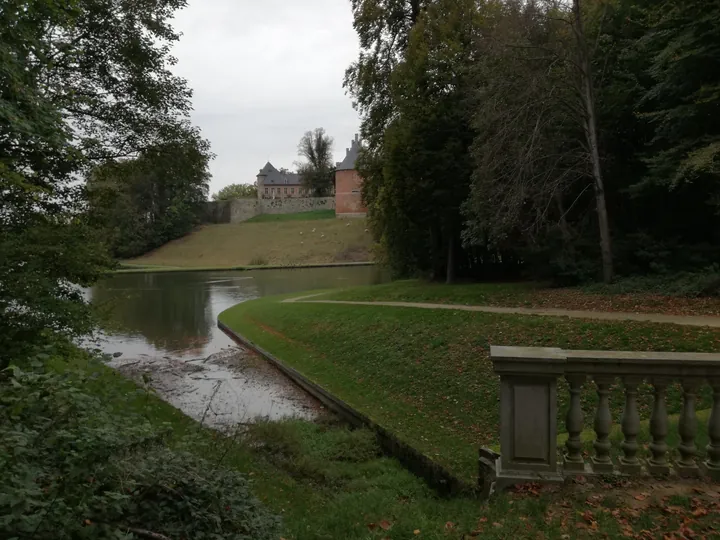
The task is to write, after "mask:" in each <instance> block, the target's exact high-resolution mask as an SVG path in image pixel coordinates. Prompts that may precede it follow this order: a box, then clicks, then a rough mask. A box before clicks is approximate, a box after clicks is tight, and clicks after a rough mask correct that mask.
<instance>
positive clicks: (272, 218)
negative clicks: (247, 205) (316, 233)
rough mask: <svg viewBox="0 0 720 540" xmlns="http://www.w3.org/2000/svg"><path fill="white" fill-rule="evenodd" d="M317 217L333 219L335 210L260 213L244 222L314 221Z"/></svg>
mask: <svg viewBox="0 0 720 540" xmlns="http://www.w3.org/2000/svg"><path fill="white" fill-rule="evenodd" d="M318 219H335V210H311V211H310V212H298V213H296V214H260V215H259V216H255V217H254V218H250V219H248V220H247V221H246V222H245V223H271V222H276V221H316V220H318Z"/></svg>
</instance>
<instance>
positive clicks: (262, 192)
mask: <svg viewBox="0 0 720 540" xmlns="http://www.w3.org/2000/svg"><path fill="white" fill-rule="evenodd" d="M361 149H362V145H361V144H360V138H359V136H358V135H355V139H354V140H353V141H352V142H351V143H350V148H346V149H345V159H343V160H342V161H340V162H338V163H336V171H335V187H334V195H335V214H336V215H337V216H338V217H354V216H364V215H365V214H366V213H367V209H366V208H365V207H364V206H363V204H362V195H361V193H362V183H363V180H362V177H361V176H360V174H359V173H358V172H357V170H356V168H355V166H356V162H357V159H358V156H359V155H360V150H361ZM257 193H258V198H259V199H288V198H299V197H308V196H309V194H308V193H307V190H306V189H305V188H304V187H303V185H302V178H301V177H300V175H299V174H297V173H292V172H290V171H287V170H285V169H280V170H278V169H277V168H275V166H274V165H273V164H272V163H270V162H269V161H268V162H267V163H266V164H265V166H264V167H263V168H262V169H260V172H259V173H258V175H257ZM331 196H332V195H331Z"/></svg>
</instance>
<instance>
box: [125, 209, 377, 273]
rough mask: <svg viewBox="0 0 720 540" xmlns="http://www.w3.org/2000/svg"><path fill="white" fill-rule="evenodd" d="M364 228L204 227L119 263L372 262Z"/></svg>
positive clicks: (326, 223)
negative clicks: (140, 255)
mask: <svg viewBox="0 0 720 540" xmlns="http://www.w3.org/2000/svg"><path fill="white" fill-rule="evenodd" d="M308 213H311V212H308ZM312 214H315V213H314V212H312ZM292 215H293V214H285V215H283V216H278V217H288V216H292ZM273 217H275V216H273ZM365 227H366V224H365V220H364V219H357V220H340V219H317V220H314V221H293V220H278V221H265V222H256V223H249V222H246V223H237V224H224V225H205V226H203V227H200V228H198V229H197V230H196V231H194V232H192V233H191V234H189V235H187V236H185V237H184V238H179V239H177V240H173V241H172V242H169V243H167V244H165V245H164V246H162V247H160V248H158V249H156V250H154V251H152V252H150V253H147V254H146V255H143V256H142V257H138V258H136V259H132V260H129V261H123V264H124V265H132V266H133V267H140V268H141V269H142V267H152V269H153V270H157V269H158V267H172V268H174V269H177V268H186V269H192V268H222V269H226V268H236V267H247V266H252V265H253V264H252V263H253V262H257V261H263V263H264V264H263V266H265V265H267V266H298V265H308V264H328V263H345V262H367V261H370V260H372V257H371V254H370V247H371V244H372V239H371V237H370V234H369V233H368V232H366V229H365Z"/></svg>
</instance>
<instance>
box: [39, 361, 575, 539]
mask: <svg viewBox="0 0 720 540" xmlns="http://www.w3.org/2000/svg"><path fill="white" fill-rule="evenodd" d="M50 368H51V369H54V370H56V371H58V372H62V373H72V372H74V371H76V370H81V371H83V372H85V373H88V374H92V377H91V378H90V379H89V380H88V381H87V382H86V383H85V386H84V387H83V390H84V391H88V392H91V393H93V394H96V395H99V396H102V398H103V402H104V403H105V404H106V406H107V407H110V408H114V409H116V410H121V411H123V412H124V413H125V414H127V415H133V414H138V415H141V416H142V417H144V418H145V419H147V420H148V421H150V422H151V423H152V424H153V425H155V426H157V427H158V428H165V427H170V428H171V429H172V435H171V437H170V439H169V444H170V445H171V446H177V447H181V448H183V449H186V450H187V449H189V450H190V451H193V452H196V453H198V454H199V455H201V456H202V457H203V458H204V459H206V460H209V461H210V462H216V463H219V462H222V464H223V465H224V466H229V467H232V468H235V469H237V470H239V471H241V472H243V473H245V474H246V475H248V478H249V479H250V481H251V486H252V490H253V492H254V493H255V495H256V496H258V497H259V498H260V499H261V500H262V501H263V502H264V503H265V504H266V505H268V506H269V507H270V508H271V509H272V510H273V511H274V512H276V513H277V514H279V515H281V516H282V519H283V528H284V531H283V537H284V538H287V539H298V540H303V539H328V540H330V539H339V538H342V539H357V540H361V539H362V540H364V539H381V538H382V539H385V538H392V539H407V538H414V537H420V538H426V539H447V538H455V539H460V538H462V537H463V535H464V534H466V533H470V532H471V531H474V530H477V528H478V526H480V525H479V524H481V523H485V522H488V523H489V524H492V523H499V524H500V523H502V527H500V528H493V529H492V530H489V531H488V532H489V535H488V537H489V538H505V537H506V536H505V535H507V534H513V535H515V536H516V537H518V536H519V535H520V533H521V532H522V531H523V530H524V529H525V527H526V521H523V520H522V519H508V513H509V511H513V512H516V513H517V514H518V515H519V516H523V519H528V520H529V521H527V523H530V524H532V526H533V530H534V531H545V532H547V533H548V534H553V533H554V534H556V535H557V534H559V532H560V530H561V524H560V523H559V522H557V521H556V522H550V523H546V522H545V520H544V514H543V512H544V510H545V508H546V507H547V506H548V505H549V504H550V502H551V500H552V497H553V496H552V495H551V494H548V495H543V496H542V497H539V498H529V499H520V498H518V499H517V500H515V501H513V499H514V497H513V496H510V495H504V496H502V497H499V498H497V499H495V500H494V501H493V502H492V504H487V503H483V502H481V501H478V500H477V499H474V498H466V497H458V498H455V499H445V498H441V497H438V496H437V495H436V494H435V493H434V492H433V491H432V490H431V489H430V488H428V487H427V486H426V485H425V483H424V482H422V481H421V480H419V479H418V478H416V477H415V476H413V475H412V474H410V473H409V472H408V471H406V470H405V469H404V468H403V467H402V466H401V465H400V464H399V463H398V462H397V461H396V460H394V459H391V458H388V457H384V456H383V455H382V454H381V453H380V449H379V446H378V445H377V442H376V441H375V438H374V435H373V434H372V433H371V432H369V431H367V430H362V429H360V430H350V429H348V428H347V427H346V426H344V425H342V424H339V423H338V422H337V421H335V420H332V419H325V420H322V421H320V422H318V423H311V422H306V421H296V420H290V421H285V422H272V423H268V422H261V423H259V424H257V425H256V426H251V427H250V428H249V432H248V433H247V434H246V435H243V436H240V437H236V436H233V437H224V436H221V435H218V434H217V433H215V432H213V431H211V430H209V429H205V428H203V427H202V426H200V425H199V424H198V423H196V422H195V421H193V420H191V419H190V418H188V417H186V416H184V415H183V414H182V413H181V412H180V411H178V410H177V409H175V408H173V407H172V406H170V405H169V404H167V403H165V402H163V401H162V400H160V399H159V398H158V397H156V396H155V395H153V394H152V393H148V392H146V391H144V390H142V389H139V388H138V387H137V386H136V385H135V384H134V383H133V382H131V381H129V380H127V379H125V378H123V377H122V376H121V375H119V374H118V373H116V372H114V371H113V370H111V369H109V368H107V367H106V366H104V365H102V364H101V363H99V362H98V361H96V360H94V359H92V358H89V357H88V356H86V355H71V356H65V357H63V358H62V359H60V358H54V359H53V360H52V361H51V363H50ZM526 516H527V517H526ZM385 527H389V528H388V529H386V528H385ZM416 530H418V531H420V534H419V535H416V534H415V532H414V531H416Z"/></svg>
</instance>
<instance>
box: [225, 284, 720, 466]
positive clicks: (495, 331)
mask: <svg viewBox="0 0 720 540" xmlns="http://www.w3.org/2000/svg"><path fill="white" fill-rule="evenodd" d="M397 287H400V288H402V287H415V285H412V284H399V285H397ZM383 291H385V292H387V293H391V292H392V291H393V286H392V285H391V286H378V287H375V288H366V289H364V290H360V289H358V290H356V291H349V292H346V293H343V292H339V293H330V294H328V295H327V296H325V297H327V298H337V297H348V298H355V299H361V298H362V299H367V298H381V297H382V298H388V297H390V298H393V296H392V294H387V295H385V294H384V293H383ZM522 291H523V288H522V287H520V288H519V289H517V290H515V289H514V288H513V287H511V286H498V287H495V286H480V287H479V289H478V290H477V291H475V294H476V296H474V298H475V299H477V298H480V297H482V298H483V299H484V300H483V301H485V300H487V299H488V298H491V297H492V298H495V295H499V296H501V297H510V296H513V297H515V298H516V300H517V301H518V302H522V298H523V296H524V294H525V293H523V292H522ZM469 294H470V292H469V290H468V289H465V290H463V292H462V295H463V296H464V297H467V296H468V295H469ZM433 295H434V297H433V298H432V299H434V300H438V299H441V298H446V299H447V298H450V297H452V298H457V297H458V296H459V295H455V291H453V290H445V291H443V288H442V287H439V288H438V289H437V290H434V291H432V290H429V291H428V292H426V293H425V296H424V297H423V298H421V299H422V300H428V299H430V296H433ZM402 298H403V299H406V300H407V299H418V298H417V297H415V298H409V296H408V295H406V294H403V295H402ZM453 301H457V300H453ZM498 301H499V300H498ZM220 319H221V320H222V321H223V322H224V323H226V324H227V325H228V326H230V327H231V328H233V329H235V330H237V331H238V332H240V333H241V334H243V335H244V336H246V337H247V338H249V339H251V340H253V341H254V342H256V343H258V344H259V345H261V346H262V347H263V348H265V349H267V350H269V351H270V352H271V353H273V354H275V355H276V356H278V357H279V358H280V359H282V360H284V361H285V362H287V363H288V364H290V365H291V366H293V367H295V368H296V369H298V370H300V371H301V372H302V373H303V374H305V375H307V376H308V377H309V378H310V379H312V380H314V381H315V382H317V383H319V384H320V385H322V386H324V387H325V388H326V389H328V390H329V391H331V392H333V393H334V394H336V395H337V396H339V397H340V398H342V399H344V400H345V401H347V402H348V403H350V404H351V405H352V406H354V407H356V408H357V409H359V410H360V411H362V412H363V413H365V414H367V415H368V416H369V417H370V418H372V419H373V420H375V421H377V422H378V423H379V424H381V425H383V426H385V427H386V428H388V429H390V430H391V431H393V432H395V433H396V434H397V435H398V436H399V437H400V438H401V439H403V440H405V441H406V442H408V443H410V444H411V445H413V446H415V447H416V448H418V449H419V450H421V451H422V452H424V453H425V454H426V455H428V456H429V457H431V458H433V459H435V460H436V461H438V462H439V463H441V464H442V465H444V466H446V467H447V468H448V469H450V470H451V471H453V472H454V473H455V474H456V475H458V476H459V477H461V478H464V479H466V480H472V478H474V477H475V475H476V449H477V447H478V446H479V445H490V446H493V445H496V444H497V442H498V378H497V377H496V376H495V374H494V373H493V370H492V363H491V361H490V359H489V356H488V353H489V346H490V345H491V344H493V345H524V346H554V347H563V348H573V349H598V350H600V349H614V350H658V351H699V352H713V351H719V350H720V329H710V328H698V327H685V326H677V325H665V324H663V325H660V324H651V323H638V322H629V321H618V322H611V323H610V322H595V321H586V320H574V319H567V318H555V317H535V316H517V315H497V314H489V313H475V312H466V311H452V310H437V311H434V310H420V309H414V308H398V307H383V306H354V305H328V304H303V303H290V304H288V303H285V304H281V303H279V300H278V299H277V298H265V299H261V300H256V301H252V302H247V303H244V304H241V305H239V306H236V307H234V308H232V309H230V310H228V311H226V312H224V313H223V314H221V316H220ZM650 391H651V388H650V386H649V385H643V386H642V387H641V392H640V399H639V401H640V405H639V406H640V412H641V415H642V416H643V417H644V418H648V417H649V414H650V406H651V403H652V398H651V394H650ZM559 395H560V397H559V399H560V402H561V406H560V415H559V416H560V419H559V420H560V422H559V426H561V427H562V426H564V420H563V418H562V416H563V414H564V410H563V409H564V406H565V404H566V403H567V398H568V395H567V392H566V389H565V387H564V385H563V384H562V382H561V388H560V393H559ZM680 395H681V391H680V389H679V388H678V387H677V386H674V387H672V388H671V389H670V391H669V398H668V408H669V411H670V412H671V413H675V414H676V413H678V412H679V410H680V406H681V399H680ZM596 399H597V398H596V396H595V392H594V390H593V388H592V385H586V389H585V392H584V395H583V405H584V409H585V411H586V426H588V427H589V426H591V425H592V415H593V414H594V411H595V407H594V403H595V401H596ZM623 403H624V398H623V395H622V389H621V386H620V384H617V385H616V386H615V387H614V390H613V395H612V410H613V416H614V417H613V420H614V421H615V422H618V421H619V420H620V415H621V412H622V406H623ZM709 404H710V396H709V389H707V388H706V389H705V390H704V391H703V394H702V396H701V398H700V403H699V408H707V407H708V406H709ZM614 436H615V438H616V439H619V438H620V436H621V435H620V432H619V431H616V432H615V434H614ZM706 437H707V435H706V428H705V426H704V425H701V426H700V435H699V438H698V446H699V447H700V451H701V452H704V445H705V443H706ZM640 440H641V442H642V443H643V444H644V443H647V442H648V440H649V436H648V433H647V425H646V426H645V431H644V432H643V433H642V434H641V437H640ZM670 442H671V444H673V445H674V444H675V443H676V442H677V433H676V430H671V436H670ZM642 453H643V454H644V455H647V450H646V449H645V450H643V452H642Z"/></svg>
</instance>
